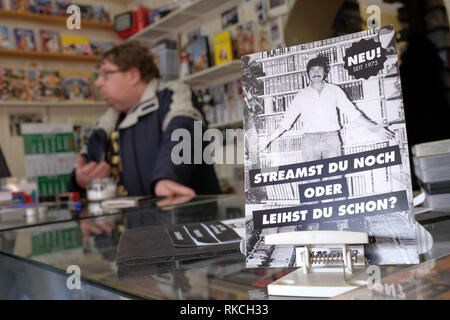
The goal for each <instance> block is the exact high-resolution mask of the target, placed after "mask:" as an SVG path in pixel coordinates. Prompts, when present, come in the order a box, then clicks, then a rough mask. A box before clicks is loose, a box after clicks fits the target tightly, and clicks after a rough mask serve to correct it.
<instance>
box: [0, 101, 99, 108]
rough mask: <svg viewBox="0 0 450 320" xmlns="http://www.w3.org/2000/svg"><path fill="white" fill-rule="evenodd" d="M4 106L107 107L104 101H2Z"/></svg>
mask: <svg viewBox="0 0 450 320" xmlns="http://www.w3.org/2000/svg"><path fill="white" fill-rule="evenodd" d="M2 106H21V107H26V106H34V107H36V106H38V107H47V106H48V107H71V106H74V107H75V106H76V107H78V106H81V107H107V104H106V102H104V101H15V100H4V101H0V107H2Z"/></svg>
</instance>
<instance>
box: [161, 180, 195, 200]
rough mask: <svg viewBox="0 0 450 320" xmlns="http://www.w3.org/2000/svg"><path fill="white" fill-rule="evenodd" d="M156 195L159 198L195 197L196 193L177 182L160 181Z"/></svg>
mask: <svg viewBox="0 0 450 320" xmlns="http://www.w3.org/2000/svg"><path fill="white" fill-rule="evenodd" d="M155 195H156V196H158V197H176V196H191V197H194V196H195V191H194V190H192V189H191V188H188V187H186V186H183V185H182V184H179V183H177V182H175V181H172V180H168V179H164V180H159V181H158V182H157V183H156V185H155Z"/></svg>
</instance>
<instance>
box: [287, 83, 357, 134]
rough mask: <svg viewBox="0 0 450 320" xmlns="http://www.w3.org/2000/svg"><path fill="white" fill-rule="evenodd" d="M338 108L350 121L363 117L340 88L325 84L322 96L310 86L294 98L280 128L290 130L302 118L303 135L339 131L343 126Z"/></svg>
mask: <svg viewBox="0 0 450 320" xmlns="http://www.w3.org/2000/svg"><path fill="white" fill-rule="evenodd" d="M336 108H338V109H339V110H340V111H341V112H342V113H344V114H345V115H346V116H347V117H348V120H349V121H352V120H354V119H356V118H357V117H359V116H360V115H361V113H360V112H359V111H358V110H357V109H356V108H355V106H354V105H353V103H352V102H351V101H350V100H349V99H348V98H347V96H346V95H345V93H344V91H343V90H342V89H341V88H340V87H339V86H337V85H334V84H329V83H324V86H323V89H322V91H321V92H320V94H319V92H318V91H316V90H315V89H313V88H312V87H311V86H308V87H306V88H305V89H303V90H302V91H300V92H299V93H298V94H297V95H296V96H295V97H294V99H293V100H292V102H291V105H290V106H289V108H288V110H287V111H286V112H285V113H284V118H283V120H281V122H280V124H279V126H280V127H282V128H283V129H285V130H288V129H290V128H291V127H292V125H293V124H294V122H295V121H296V120H297V119H298V117H299V116H300V119H299V121H301V128H302V133H318V132H327V131H338V130H340V129H341V125H340V124H339V121H338V110H337V109H336Z"/></svg>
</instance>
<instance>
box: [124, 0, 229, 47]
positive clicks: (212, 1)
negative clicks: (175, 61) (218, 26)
mask: <svg viewBox="0 0 450 320" xmlns="http://www.w3.org/2000/svg"><path fill="white" fill-rule="evenodd" d="M223 3H224V1H223V0H197V1H193V2H191V3H189V4H188V5H187V6H185V7H181V8H179V9H177V10H176V11H174V12H173V13H170V14H168V15H167V16H165V17H164V18H162V19H161V20H159V21H157V22H155V23H153V24H151V25H149V26H148V27H146V28H145V29H143V30H141V31H139V32H138V33H136V34H134V35H132V36H131V37H129V38H128V39H127V41H131V40H139V41H145V42H155V41H157V40H159V39H160V38H161V37H163V36H169V35H175V34H178V33H179V32H180V31H181V29H182V27H183V26H184V25H186V24H187V23H189V22H191V21H192V20H193V19H200V18H201V17H202V15H204V14H205V13H207V12H208V11H211V10H213V9H215V8H216V7H217V6H219V5H221V4H223Z"/></svg>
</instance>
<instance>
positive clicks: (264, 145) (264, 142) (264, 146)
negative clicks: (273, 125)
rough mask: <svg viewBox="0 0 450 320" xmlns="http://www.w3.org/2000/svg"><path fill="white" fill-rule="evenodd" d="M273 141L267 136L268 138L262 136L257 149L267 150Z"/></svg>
mask: <svg viewBox="0 0 450 320" xmlns="http://www.w3.org/2000/svg"><path fill="white" fill-rule="evenodd" d="M271 142H272V141H270V140H269V139H268V138H267V137H266V138H261V139H260V140H259V141H258V145H257V146H256V150H258V152H261V151H264V150H266V149H267V147H268V146H269V144H270V143H271Z"/></svg>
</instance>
